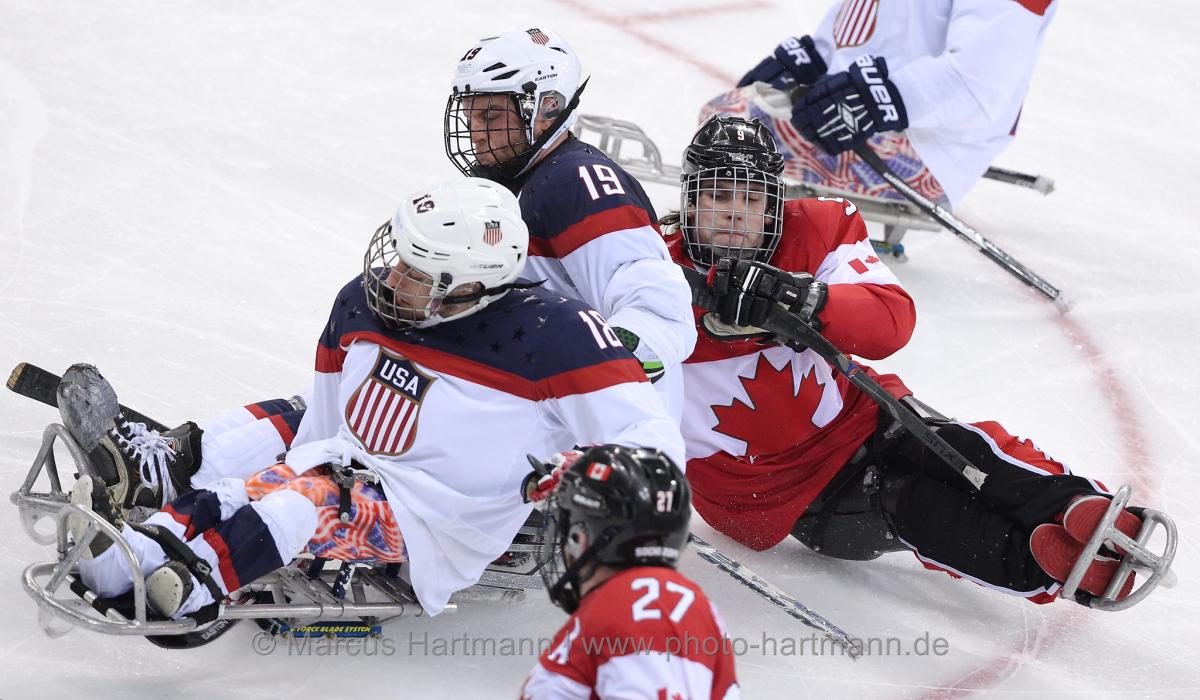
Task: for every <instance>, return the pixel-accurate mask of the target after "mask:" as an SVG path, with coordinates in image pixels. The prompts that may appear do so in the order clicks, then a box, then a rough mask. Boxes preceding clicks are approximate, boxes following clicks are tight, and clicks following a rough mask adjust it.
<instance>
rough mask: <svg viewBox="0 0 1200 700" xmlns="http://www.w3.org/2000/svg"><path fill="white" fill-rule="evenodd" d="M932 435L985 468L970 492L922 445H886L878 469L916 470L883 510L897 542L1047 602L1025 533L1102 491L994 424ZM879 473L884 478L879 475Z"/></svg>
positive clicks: (1048, 583) (1052, 589)
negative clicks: (1076, 499) (1073, 501)
mask: <svg viewBox="0 0 1200 700" xmlns="http://www.w3.org/2000/svg"><path fill="white" fill-rule="evenodd" d="M937 432H938V435H940V436H941V437H942V438H944V439H945V440H946V442H948V443H950V445H952V446H953V447H954V448H955V449H957V450H959V451H960V452H961V453H962V454H963V455H964V456H965V457H966V458H967V459H969V460H970V461H971V462H972V463H973V464H974V465H975V466H977V467H979V468H980V469H982V470H983V471H984V472H985V473H986V474H987V480H986V481H985V483H984V486H983V489H982V491H979V492H973V491H972V490H970V489H969V488H968V487H967V486H966V485H964V482H963V480H962V477H961V476H959V475H958V474H956V473H954V472H953V470H952V469H951V468H950V467H948V466H946V465H945V464H944V463H943V462H942V461H941V460H940V459H938V458H937V457H936V456H934V455H933V454H932V453H931V452H930V451H929V450H928V448H926V447H925V446H924V445H922V444H921V443H920V442H919V441H917V440H916V439H914V438H912V437H905V438H902V439H901V440H899V441H898V442H897V443H896V444H895V445H893V446H890V447H889V448H887V449H885V451H884V453H883V455H882V457H881V461H882V462H883V468H884V471H885V474H891V473H897V472H901V471H907V472H910V473H913V474H915V476H914V477H913V478H912V479H911V480H910V481H909V482H908V484H907V486H905V487H904V489H903V490H902V491H900V492H899V493H898V494H896V495H895V496H894V497H885V499H884V508H885V510H886V511H888V514H889V516H890V518H891V520H892V524H893V527H894V528H895V530H896V534H897V535H898V536H899V537H900V540H901V541H902V542H903V543H904V544H905V545H906V546H908V547H909V548H910V549H912V550H913V552H914V553H915V554H916V556H917V558H918V559H919V560H920V561H921V563H922V564H924V565H925V566H926V568H929V569H934V570H940V571H945V572H946V573H949V574H950V575H952V576H956V577H962V578H966V579H969V580H971V581H974V582H975V583H978V584H979V585H982V586H985V587H988V588H992V589H996V590H1000V591H1003V592H1006V593H1009V594H1011V595H1017V596H1021V597H1024V598H1026V599H1028V600H1030V601H1031V602H1035V603H1048V602H1051V601H1053V600H1054V598H1055V596H1056V595H1057V592H1058V589H1059V588H1060V587H1061V586H1060V585H1059V582H1057V581H1055V580H1054V579H1052V578H1051V577H1050V576H1049V575H1048V574H1046V572H1045V571H1043V570H1042V568H1041V567H1040V566H1039V565H1038V563H1037V562H1036V561H1035V560H1034V558H1033V555H1032V553H1031V552H1030V550H1029V537H1030V534H1031V533H1032V532H1033V529H1034V528H1035V527H1037V526H1038V525H1040V524H1042V523H1048V522H1053V521H1054V520H1055V518H1057V517H1058V515H1059V514H1060V513H1061V512H1062V510H1063V508H1065V507H1066V505H1067V503H1068V502H1069V501H1070V500H1071V498H1072V497H1073V496H1075V495H1078V494H1087V493H1104V492H1105V491H1104V487H1103V485H1102V484H1099V483H1098V482H1094V481H1092V480H1090V479H1086V478H1084V477H1081V476H1076V475H1074V474H1072V473H1071V472H1070V470H1069V469H1067V467H1066V466H1064V465H1063V464H1062V463H1060V462H1057V461H1055V460H1053V459H1051V458H1050V457H1048V456H1047V455H1046V454H1045V453H1044V452H1042V451H1041V450H1040V449H1038V448H1037V447H1036V446H1034V444H1033V443H1032V442H1031V441H1029V440H1024V439H1022V438H1018V437H1014V436H1013V435H1010V434H1009V433H1008V432H1006V431H1005V430H1004V428H1003V427H1001V426H1000V425H999V424H998V423H993V422H984V423H973V424H964V423H948V424H945V425H942V426H939V427H938V428H937ZM885 478H886V477H885Z"/></svg>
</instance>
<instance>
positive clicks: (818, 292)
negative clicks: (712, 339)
mask: <svg viewBox="0 0 1200 700" xmlns="http://www.w3.org/2000/svg"><path fill="white" fill-rule="evenodd" d="M711 284H712V287H713V291H715V292H716V293H717V295H718V296H719V299H718V301H717V308H716V315H717V320H719V321H720V322H721V323H722V324H724V325H726V326H734V327H740V328H744V329H745V330H746V331H747V332H749V333H754V332H757V333H763V332H764V331H762V329H761V328H760V326H762V323H763V321H765V320H766V318H767V313H768V312H769V311H770V310H771V306H772V305H775V304H778V305H779V306H782V307H783V308H785V309H787V310H788V311H791V312H792V313H795V314H797V315H798V316H800V318H802V319H804V321H806V322H807V323H809V324H810V325H812V326H813V327H814V328H816V329H818V330H819V329H820V328H821V321H820V319H819V318H817V314H818V313H819V312H820V311H821V309H822V308H824V306H825V296H826V291H827V289H826V285H825V283H824V282H818V281H816V280H815V279H813V276H812V275H810V274H808V273H807V272H787V271H785V270H781V269H779V268H777V267H772V266H771V265H767V264H766V263H760V262H756V261H752V260H736V259H734V258H721V259H720V260H718V261H717V265H716V267H715V268H714V274H713V276H712V280H711ZM706 325H707V324H706ZM710 331H711V329H710Z"/></svg>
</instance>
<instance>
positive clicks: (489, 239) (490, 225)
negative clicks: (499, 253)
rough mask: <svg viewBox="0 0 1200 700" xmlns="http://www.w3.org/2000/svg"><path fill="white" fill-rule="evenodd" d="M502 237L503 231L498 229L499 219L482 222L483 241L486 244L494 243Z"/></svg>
mask: <svg viewBox="0 0 1200 700" xmlns="http://www.w3.org/2000/svg"><path fill="white" fill-rule="evenodd" d="M501 238H504V232H503V231H501V230H500V222H499V221H485V222H483V242H484V243H487V244H488V245H496V244H497V243H499V242H500V239H501Z"/></svg>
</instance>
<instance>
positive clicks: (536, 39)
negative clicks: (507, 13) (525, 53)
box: [525, 29, 550, 46]
mask: <svg viewBox="0 0 1200 700" xmlns="http://www.w3.org/2000/svg"><path fill="white" fill-rule="evenodd" d="M525 33H526V34H528V35H529V38H530V39H533V43H535V44H541V45H542V46H545V45H546V44H548V43H550V37H548V36H546V34H545V33H544V32H542V30H540V29H526V30H525Z"/></svg>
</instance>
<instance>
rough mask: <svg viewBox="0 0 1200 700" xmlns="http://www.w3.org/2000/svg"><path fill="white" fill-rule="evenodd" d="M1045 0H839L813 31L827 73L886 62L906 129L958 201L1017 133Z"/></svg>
mask: <svg viewBox="0 0 1200 700" xmlns="http://www.w3.org/2000/svg"><path fill="white" fill-rule="evenodd" d="M1056 9H1057V5H1056V3H1054V2H1053V1H1052V0H887V1H886V2H883V1H882V0H843V1H842V2H839V3H835V4H834V6H833V7H832V8H831V9H830V10H829V13H828V14H827V15H826V16H825V19H824V21H822V22H821V25H820V28H819V29H817V31H816V32H815V33H814V34H813V35H812V36H813V40H814V41H815V42H816V45H817V51H819V52H820V54H821V57H822V58H824V59H825V63H826V64H827V65H828V66H829V72H830V73H836V72H840V71H844V70H846V69H847V68H849V66H850V64H851V63H853V62H854V60H855V59H857V58H858V57H859V56H862V55H863V54H872V55H875V56H883V57H884V58H886V59H887V64H888V73H889V77H890V78H891V79H892V81H893V82H894V83H895V84H896V88H897V89H898V90H899V91H900V97H901V99H903V100H904V106H905V109H906V110H907V112H908V129H907V130H906V131H905V134H906V135H907V136H908V138H909V141H911V142H912V145H913V148H915V149H916V151H917V153H918V154H919V155H920V156H921V160H923V161H924V162H925V164H926V165H927V166H928V167H929V169H930V171H931V172H932V173H933V175H934V176H935V177H936V178H937V179H938V182H939V183H941V185H942V188H943V189H945V191H946V195H947V196H948V197H949V198H950V201H951V202H959V201H961V200H962V196H963V195H964V194H966V192H967V190H969V189H970V188H971V186H972V185H973V184H974V183H975V181H976V180H978V179H979V177H980V176H982V175H983V173H984V171H985V170H987V167H988V165H990V164H991V162H992V160H993V159H994V158H995V157H996V156H997V154H999V153H1000V151H1001V150H1003V149H1004V147H1005V146H1007V145H1008V143H1009V142H1010V141H1011V140H1012V137H1013V135H1014V134H1015V133H1016V126H1017V118H1018V116H1019V115H1020V113H1021V103H1022V101H1023V100H1024V99H1025V93H1026V91H1027V90H1028V87H1029V81H1030V78H1031V77H1032V76H1033V68H1034V65H1035V64H1036V63H1037V58H1038V54H1039V53H1040V52H1041V49H1042V42H1043V40H1044V39H1045V36H1046V29H1047V27H1048V26H1049V25H1050V20H1051V19H1052V18H1053V17H1054V13H1055V10H1056Z"/></svg>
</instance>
